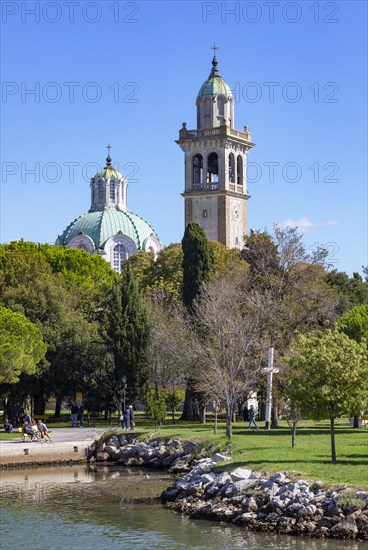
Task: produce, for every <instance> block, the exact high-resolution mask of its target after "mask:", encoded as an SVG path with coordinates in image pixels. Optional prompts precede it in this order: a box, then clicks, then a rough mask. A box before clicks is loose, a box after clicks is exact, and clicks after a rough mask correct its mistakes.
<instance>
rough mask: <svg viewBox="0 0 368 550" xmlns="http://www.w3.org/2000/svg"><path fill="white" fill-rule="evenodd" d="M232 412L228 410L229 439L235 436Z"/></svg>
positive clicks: (227, 432)
mask: <svg viewBox="0 0 368 550" xmlns="http://www.w3.org/2000/svg"><path fill="white" fill-rule="evenodd" d="M232 416H233V415H232V412H231V411H229V410H227V411H226V436H227V437H228V439H232V438H233V425H232Z"/></svg>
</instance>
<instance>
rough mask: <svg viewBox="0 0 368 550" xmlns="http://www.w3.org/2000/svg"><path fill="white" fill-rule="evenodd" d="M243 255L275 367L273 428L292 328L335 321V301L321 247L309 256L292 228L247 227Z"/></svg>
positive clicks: (249, 290)
mask: <svg viewBox="0 0 368 550" xmlns="http://www.w3.org/2000/svg"><path fill="white" fill-rule="evenodd" d="M242 257H243V258H244V259H245V260H246V262H247V263H248V265H249V272H250V278H249V279H247V285H244V292H245V294H246V295H249V296H252V299H253V301H254V306H255V308H256V309H257V310H258V312H259V314H260V317H261V324H262V325H263V335H264V339H265V340H267V341H268V342H269V345H272V346H274V349H275V358H276V360H277V362H278V366H279V367H280V374H279V375H278V376H277V377H276V380H275V384H274V392H273V393H274V398H273V406H272V426H273V427H277V426H278V409H279V403H278V401H279V400H278V391H279V389H280V385H281V384H282V383H283V357H284V355H285V353H286V352H287V350H288V347H289V345H290V342H291V341H292V340H293V339H294V337H295V333H296V331H305V330H310V329H311V328H319V327H321V326H325V325H327V324H328V322H329V321H331V320H334V319H335V318H336V314H337V311H336V308H337V303H338V300H337V299H336V295H335V293H334V292H333V291H332V289H331V288H330V287H329V285H328V284H327V282H326V277H327V273H326V271H325V269H324V261H325V258H326V251H325V250H323V249H320V250H317V251H316V252H315V253H314V254H313V256H310V255H308V254H307V253H306V250H305V246H304V244H303V242H302V236H301V235H300V234H299V233H298V232H297V230H296V229H294V228H293V229H291V228H288V229H281V228H279V227H277V226H275V230H274V235H270V234H268V233H267V232H266V231H264V232H259V231H257V232H254V231H252V232H251V233H250V235H249V237H247V239H246V245H245V248H244V250H243V251H242ZM265 359H266V358H265ZM264 366H266V365H264Z"/></svg>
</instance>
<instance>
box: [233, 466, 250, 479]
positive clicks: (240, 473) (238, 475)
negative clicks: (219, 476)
mask: <svg viewBox="0 0 368 550" xmlns="http://www.w3.org/2000/svg"><path fill="white" fill-rule="evenodd" d="M251 474H252V470H249V469H247V468H236V470H234V471H233V472H231V473H230V476H231V479H232V481H240V480H242V479H249V477H250V476H251Z"/></svg>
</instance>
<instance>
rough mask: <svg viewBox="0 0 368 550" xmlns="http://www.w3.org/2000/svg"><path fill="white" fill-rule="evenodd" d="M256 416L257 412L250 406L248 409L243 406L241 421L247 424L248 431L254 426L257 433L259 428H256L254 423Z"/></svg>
mask: <svg viewBox="0 0 368 550" xmlns="http://www.w3.org/2000/svg"><path fill="white" fill-rule="evenodd" d="M257 415H258V411H256V409H255V408H254V407H253V405H251V406H250V407H249V409H248V407H247V405H245V407H244V409H243V419H244V422H248V430H250V429H251V428H252V425H253V424H254V426H255V428H256V430H258V431H259V428H258V426H257V422H256V416H257Z"/></svg>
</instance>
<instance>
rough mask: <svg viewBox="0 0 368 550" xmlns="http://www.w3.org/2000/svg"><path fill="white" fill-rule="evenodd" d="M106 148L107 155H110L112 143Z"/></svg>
mask: <svg viewBox="0 0 368 550" xmlns="http://www.w3.org/2000/svg"><path fill="white" fill-rule="evenodd" d="M106 149H107V156H108V157H109V156H110V149H112V147H111V145H107V146H106Z"/></svg>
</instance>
